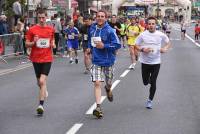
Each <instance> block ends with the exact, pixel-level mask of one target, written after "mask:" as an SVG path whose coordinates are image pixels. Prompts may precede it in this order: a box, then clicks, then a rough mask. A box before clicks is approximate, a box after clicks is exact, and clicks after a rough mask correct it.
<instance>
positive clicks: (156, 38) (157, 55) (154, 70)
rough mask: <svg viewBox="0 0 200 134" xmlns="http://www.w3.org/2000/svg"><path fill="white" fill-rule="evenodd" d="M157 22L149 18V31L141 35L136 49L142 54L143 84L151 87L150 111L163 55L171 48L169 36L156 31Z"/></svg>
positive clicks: (147, 104)
mask: <svg viewBox="0 0 200 134" xmlns="http://www.w3.org/2000/svg"><path fill="white" fill-rule="evenodd" d="M156 21H157V20H156V18H154V17H149V18H148V30H146V31H145V32H143V33H141V34H140V35H139V36H138V38H137V40H136V48H137V49H138V50H140V52H141V54H140V58H139V61H140V62H141V64H142V79H143V84H144V85H145V86H146V85H148V84H150V85H151V86H150V95H149V98H148V100H147V103H146V108H148V109H152V101H153V98H154V95H155V92H156V80H157V76H158V73H159V70H160V64H161V53H165V52H167V51H168V50H169V48H170V46H171V44H170V42H169V38H168V37H167V35H165V34H164V33H162V32H160V31H157V30H156ZM162 45H164V46H162Z"/></svg>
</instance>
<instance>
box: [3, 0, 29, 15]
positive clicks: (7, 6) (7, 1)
mask: <svg viewBox="0 0 200 134" xmlns="http://www.w3.org/2000/svg"><path fill="white" fill-rule="evenodd" d="M15 1H16V0H5V4H4V7H3V8H4V11H5V14H6V16H7V17H12V16H13V14H14V13H13V11H12V5H13V3H14V2H15ZM25 2H26V0H20V3H21V5H22V11H24V10H25V8H26V6H25Z"/></svg>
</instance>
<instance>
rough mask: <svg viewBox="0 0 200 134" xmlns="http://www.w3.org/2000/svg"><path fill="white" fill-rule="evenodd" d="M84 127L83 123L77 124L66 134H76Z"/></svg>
mask: <svg viewBox="0 0 200 134" xmlns="http://www.w3.org/2000/svg"><path fill="white" fill-rule="evenodd" d="M82 126H83V124H82V123H77V124H74V126H72V128H71V129H70V130H69V131H67V132H66V133H65V134H75V133H76V132H77V131H78V130H79V129H80V128H81V127H82Z"/></svg>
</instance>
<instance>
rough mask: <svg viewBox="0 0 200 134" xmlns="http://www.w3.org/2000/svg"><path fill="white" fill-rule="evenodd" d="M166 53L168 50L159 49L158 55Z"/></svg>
mask: <svg viewBox="0 0 200 134" xmlns="http://www.w3.org/2000/svg"><path fill="white" fill-rule="evenodd" d="M167 51H168V49H166V48H161V49H160V53H166V52H167Z"/></svg>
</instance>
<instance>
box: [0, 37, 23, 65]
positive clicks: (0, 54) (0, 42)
mask: <svg viewBox="0 0 200 134" xmlns="http://www.w3.org/2000/svg"><path fill="white" fill-rule="evenodd" d="M23 53H24V49H23V40H22V36H21V34H20V33H12V34H4V35H0V60H3V61H4V62H5V63H7V61H6V60H5V58H6V57H9V56H12V55H20V54H23Z"/></svg>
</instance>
